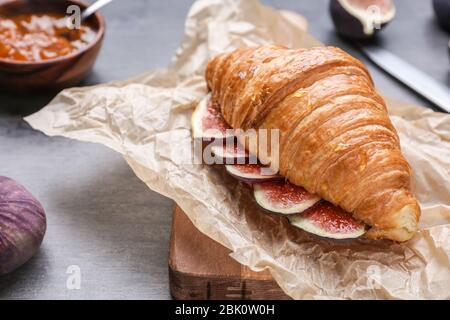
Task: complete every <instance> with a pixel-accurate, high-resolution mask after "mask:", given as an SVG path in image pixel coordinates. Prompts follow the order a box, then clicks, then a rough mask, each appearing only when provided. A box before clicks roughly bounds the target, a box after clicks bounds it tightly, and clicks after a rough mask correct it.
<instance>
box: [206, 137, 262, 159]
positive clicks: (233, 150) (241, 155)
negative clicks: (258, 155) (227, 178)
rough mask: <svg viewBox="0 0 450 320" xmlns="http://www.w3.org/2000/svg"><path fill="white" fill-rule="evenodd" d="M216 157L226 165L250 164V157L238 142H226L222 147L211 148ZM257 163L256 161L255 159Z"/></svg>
mask: <svg viewBox="0 0 450 320" xmlns="http://www.w3.org/2000/svg"><path fill="white" fill-rule="evenodd" d="M211 151H212V153H213V154H214V156H215V157H217V158H221V159H223V162H224V163H226V164H246V163H249V158H250V155H249V154H248V152H247V151H246V150H245V149H244V147H242V146H241V145H240V144H238V143H237V142H236V141H226V143H224V144H223V145H221V146H213V147H211ZM254 162H256V159H254Z"/></svg>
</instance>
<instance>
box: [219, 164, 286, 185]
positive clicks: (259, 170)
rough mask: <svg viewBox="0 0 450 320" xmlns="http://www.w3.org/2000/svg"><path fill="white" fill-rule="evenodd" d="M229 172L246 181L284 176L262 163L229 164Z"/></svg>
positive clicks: (274, 178) (227, 168) (278, 178)
mask: <svg viewBox="0 0 450 320" xmlns="http://www.w3.org/2000/svg"><path fill="white" fill-rule="evenodd" d="M225 168H226V170H227V172H228V173H229V174H230V175H232V176H233V177H235V178H236V179H238V180H241V181H244V182H258V181H259V182H261V181H266V180H280V179H283V177H282V176H280V175H278V174H277V173H275V172H273V171H271V170H270V168H268V167H263V166H261V165H260V164H227V165H225Z"/></svg>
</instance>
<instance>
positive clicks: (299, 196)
mask: <svg viewBox="0 0 450 320" xmlns="http://www.w3.org/2000/svg"><path fill="white" fill-rule="evenodd" d="M260 187H261V188H262V189H263V190H264V192H265V196H266V197H267V199H268V200H269V201H270V202H272V203H276V204H277V207H282V208H288V207H292V206H293V205H295V204H297V203H300V202H302V201H305V200H312V199H314V198H315V197H316V196H315V195H313V194H311V193H309V192H308V191H306V190H305V189H303V188H302V187H298V186H295V185H293V184H290V183H288V182H284V181H273V182H263V183H261V184H260Z"/></svg>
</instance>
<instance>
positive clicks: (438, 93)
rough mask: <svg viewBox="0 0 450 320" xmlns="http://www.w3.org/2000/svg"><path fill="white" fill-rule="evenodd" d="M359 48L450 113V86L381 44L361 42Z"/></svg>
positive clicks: (400, 79) (377, 63)
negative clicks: (380, 45)
mask: <svg viewBox="0 0 450 320" xmlns="http://www.w3.org/2000/svg"><path fill="white" fill-rule="evenodd" d="M359 48H360V49H361V51H362V52H363V53H364V54H365V55H366V56H367V57H368V58H369V59H370V60H371V61H372V62H374V63H375V64H376V65H378V66H379V67H380V68H382V69H383V70H384V71H386V72H387V73H389V74H390V75H392V76H393V77H394V78H396V79H397V80H399V81H400V82H402V83H404V84H405V85H406V86H408V87H409V88H411V89H413V90H414V91H416V92H417V93H419V94H420V95H422V96H423V97H425V98H426V99H428V100H430V101H431V102H432V103H434V104H435V105H437V106H438V107H440V108H441V109H443V110H445V111H447V112H449V113H450V88H449V87H447V86H446V85H444V84H443V83H440V82H438V81H436V80H434V79H433V78H432V77H430V76H429V75H427V74H426V73H424V72H422V71H420V70H419V69H417V68H416V67H414V66H412V65H411V64H409V63H407V62H405V61H404V60H402V59H401V58H399V57H397V56H396V55H394V54H392V53H390V52H389V51H387V50H385V49H383V48H380V47H379V46H376V45H373V44H359Z"/></svg>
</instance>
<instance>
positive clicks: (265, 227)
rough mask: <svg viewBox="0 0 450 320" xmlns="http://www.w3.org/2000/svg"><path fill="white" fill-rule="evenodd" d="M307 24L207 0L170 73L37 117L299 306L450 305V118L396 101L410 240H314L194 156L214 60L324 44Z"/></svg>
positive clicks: (231, 0) (253, 3) (68, 96)
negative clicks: (131, 176)
mask: <svg viewBox="0 0 450 320" xmlns="http://www.w3.org/2000/svg"><path fill="white" fill-rule="evenodd" d="M306 25H307V24H306V21H305V20H304V19H303V18H302V17H300V16H299V15H297V14H295V13H292V12H281V11H276V10H274V9H271V8H269V7H265V6H262V5H261V4H259V2H257V0H227V1H224V0H212V1H202V0H201V1H197V2H196V3H194V5H193V6H192V8H191V10H190V12H189V14H188V17H187V21H186V26H185V39H184V41H183V43H182V45H181V47H180V49H179V50H178V51H177V53H176V56H175V58H174V61H173V63H172V64H171V65H170V66H169V67H168V68H167V69H163V70H160V71H156V72H152V73H147V74H144V75H142V76H139V77H136V78H134V79H130V80H127V81H120V82H113V83H109V84H102V85H98V86H94V87H89V88H73V89H69V90H65V91H63V92H62V93H60V94H59V95H58V96H57V97H56V98H55V99H54V100H53V101H52V102H51V103H50V104H49V105H48V106H47V107H45V108H44V109H43V110H41V111H40V112H38V113H36V114H34V115H31V116H30V117H28V118H26V121H28V122H29V123H30V124H31V125H32V126H33V127H34V128H35V129H38V130H41V131H43V132H44V133H46V134H48V135H50V136H53V135H60V136H65V137H70V138H74V139H78V140H83V141H91V142H98V143H102V144H104V145H106V146H108V147H110V148H112V149H114V150H116V151H117V152H120V153H121V154H122V155H123V156H124V158H125V159H126V161H127V162H128V163H129V165H130V166H131V168H132V169H133V170H134V172H135V173H136V175H137V176H138V177H139V178H140V179H142V180H143V181H144V182H145V183H146V184H147V185H148V187H149V188H151V189H153V190H155V191H157V192H160V193H161V194H163V195H165V196H167V197H170V198H172V199H173V200H175V201H176V202H177V203H178V204H179V205H180V207H181V208H182V209H183V210H184V211H185V212H186V214H187V215H188V216H189V218H190V219H191V220H192V222H193V223H194V224H195V226H196V227H197V228H198V229H199V230H200V231H201V232H203V233H205V234H206V235H208V236H209V237H211V238H213V239H214V240H216V241H218V242H219V243H221V244H223V245H224V246H226V247H228V248H230V249H231V250H232V254H231V256H232V257H233V258H234V259H236V260H237V261H239V262H240V263H242V264H244V265H247V266H249V267H250V268H251V269H253V270H255V271H259V270H263V269H266V268H268V269H269V270H270V271H271V273H272V275H273V276H274V278H275V279H276V281H277V282H278V283H279V285H280V286H281V287H282V289H283V290H284V291H285V292H286V293H287V294H289V295H290V296H292V297H293V298H295V299H302V298H307V299H324V298H333V299H340V298H351V299H367V298H394V299H395V298H396V299H408V298H410V299H423V298H444V299H448V298H449V297H450V271H449V270H450V261H449V255H450V115H446V114H442V113H436V112H432V111H430V110H427V109H424V108H421V107H418V106H414V105H409V104H405V103H401V102H398V101H394V100H389V101H388V102H389V109H390V112H391V115H392V121H393V122H394V124H395V126H396V128H397V130H398V132H399V134H400V138H401V144H402V150H403V153H404V155H405V157H406V158H407V159H408V161H409V163H410V164H411V166H412V168H413V171H414V186H415V187H414V188H415V194H416V196H417V198H418V199H419V201H420V203H421V207H422V219H421V223H420V227H421V229H420V231H419V233H418V234H417V235H416V236H415V237H414V238H413V239H412V240H411V241H409V242H407V243H404V244H396V243H393V242H390V241H369V240H356V241H332V240H326V239H321V238H318V237H315V236H313V235H309V234H307V233H305V232H303V231H301V230H298V229H296V228H293V227H290V226H289V225H288V223H287V221H286V220H285V219H283V218H279V217H274V216H271V215H267V214H263V213H262V212H261V211H260V210H259V209H258V207H257V206H256V205H255V203H254V201H253V198H252V196H251V195H250V194H249V191H248V190H247V189H246V188H244V187H242V186H241V185H240V184H238V183H237V182H236V181H235V180H234V179H232V178H230V177H228V176H226V175H225V174H224V173H223V172H222V171H221V170H217V169H215V168H211V167H208V166H202V165H193V164H190V163H189V161H186V159H188V158H189V157H188V153H189V152H188V150H189V149H190V146H191V136H190V117H191V114H192V111H193V109H194V108H195V106H196V105H197V104H198V102H199V101H200V99H202V98H203V97H204V95H205V93H206V88H205V82H204V79H203V71H204V68H205V65H206V63H207V61H208V60H209V59H210V58H211V57H212V56H214V55H215V54H217V53H220V52H224V51H229V50H232V49H234V48H237V47H240V46H242V45H252V44H265V43H278V44H284V45H287V46H289V47H292V48H299V47H310V46H314V45H318V42H317V41H316V40H314V39H313V38H312V37H310V36H309V35H308V34H307V33H306V32H305V29H306Z"/></svg>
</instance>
